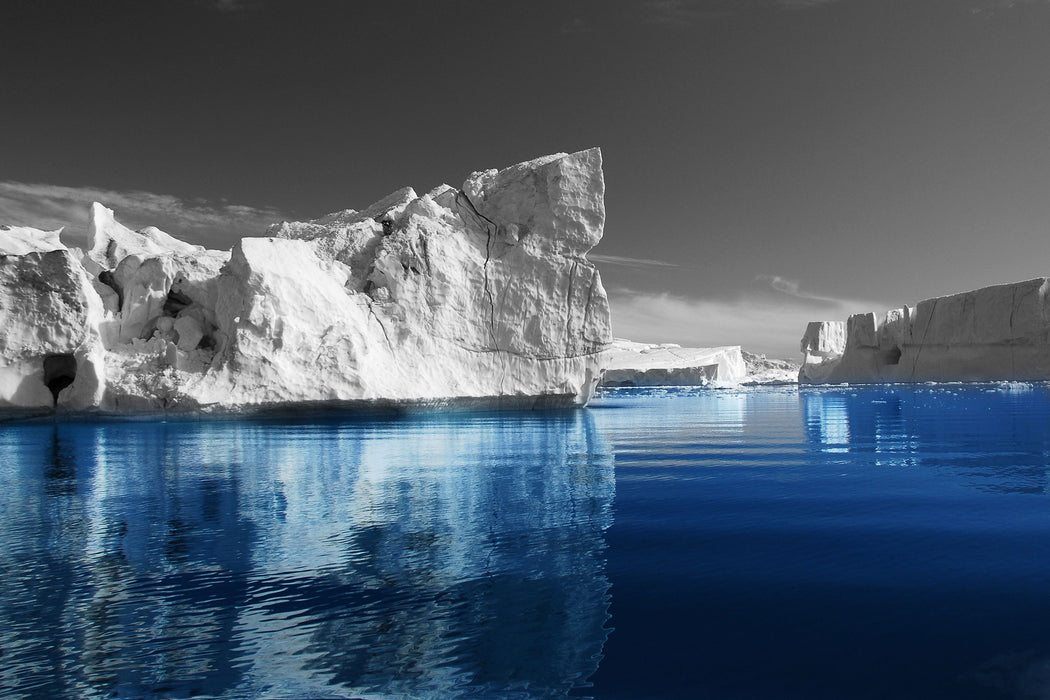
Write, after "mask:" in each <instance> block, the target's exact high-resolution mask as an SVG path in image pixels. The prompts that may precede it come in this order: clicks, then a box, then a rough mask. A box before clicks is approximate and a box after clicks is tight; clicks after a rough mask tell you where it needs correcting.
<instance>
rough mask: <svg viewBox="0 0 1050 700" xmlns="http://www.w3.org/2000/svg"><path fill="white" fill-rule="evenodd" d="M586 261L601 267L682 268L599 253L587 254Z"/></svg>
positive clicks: (653, 261)
mask: <svg viewBox="0 0 1050 700" xmlns="http://www.w3.org/2000/svg"><path fill="white" fill-rule="evenodd" d="M587 259H588V260H590V261H591V262H596V263H602V264H603V265H619V266H621V267H682V266H681V265H677V264H675V263H671V262H667V261H666V260H655V259H653V258H631V257H627V256H623V255H602V254H600V253H588V254H587Z"/></svg>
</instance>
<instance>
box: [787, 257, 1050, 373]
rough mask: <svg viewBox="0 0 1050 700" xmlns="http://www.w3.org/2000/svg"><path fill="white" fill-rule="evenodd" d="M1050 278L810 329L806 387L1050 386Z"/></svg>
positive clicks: (805, 350) (805, 345)
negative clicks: (1028, 383) (1044, 383)
mask: <svg viewBox="0 0 1050 700" xmlns="http://www.w3.org/2000/svg"><path fill="white" fill-rule="evenodd" d="M1048 293H1050V279H1048V278H1044V277H1039V278H1036V279H1032V280H1027V281H1024V282H1014V283H1011V284H1001V285H995V286H992V287H985V288H983V289H977V290H974V291H970V292H963V293H961V294H953V295H950V296H943V297H937V298H935V299H927V300H925V301H920V302H919V303H918V304H917V305H915V306H904V307H901V308H899V309H890V310H889V311H886V312H885V313H884V314H882V315H881V316H879V317H876V315H875V314H874V313H862V314H854V315H853V316H850V317H849V319H847V320H846V321H845V322H842V321H818V322H814V323H810V324H809V326H808V327H807V328H806V331H805V334H804V335H803V337H802V341H801V351H802V353H803V356H804V360H803V364H802V367H801V369H800V370H799V382H800V383H807V384H834V383H844V382H848V383H882V382H931V381H933V382H955V381H961V382H980V381H1040V380H1050V304H1048V300H1047V296H1048Z"/></svg>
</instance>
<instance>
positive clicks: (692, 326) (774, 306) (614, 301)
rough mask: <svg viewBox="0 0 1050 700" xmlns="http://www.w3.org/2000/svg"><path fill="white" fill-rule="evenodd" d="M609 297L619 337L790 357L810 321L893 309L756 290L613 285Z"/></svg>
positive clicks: (855, 301)
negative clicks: (696, 291)
mask: <svg viewBox="0 0 1050 700" xmlns="http://www.w3.org/2000/svg"><path fill="white" fill-rule="evenodd" d="M609 301H610V305H611V307H612V325H613V334H614V335H615V336H616V337H618V338H628V339H630V340H636V341H641V342H652V343H660V342H671V343H679V344H681V345H685V346H689V347H714V346H720V345H740V346H742V347H743V348H744V349H745V350H748V351H750V352H758V353H765V354H767V355H769V356H771V357H782V358H785V359H797V356H798V354H799V350H798V341H799V339H800V338H801V337H802V334H803V332H805V330H806V324H807V323H809V322H810V321H836V320H845V319H846V318H847V317H848V316H849V315H851V314H855V313H863V312H868V311H875V312H877V313H880V314H881V313H882V312H883V311H884V310H885V309H886V308H888V307H887V306H886V305H884V304H881V303H879V302H871V301H864V300H848V299H842V300H833V299H830V298H827V297H816V298H808V297H804V296H803V297H799V296H792V295H787V296H785V297H780V296H778V295H771V294H769V293H768V292H765V293H762V292H755V291H748V292H745V293H742V294H741V295H739V296H738V297H735V298H732V299H715V298H691V297H686V296H680V295H674V294H666V293H652V292H638V291H635V290H631V289H626V288H612V289H610V290H609Z"/></svg>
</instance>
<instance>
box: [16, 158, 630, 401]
mask: <svg viewBox="0 0 1050 700" xmlns="http://www.w3.org/2000/svg"><path fill="white" fill-rule="evenodd" d="M604 190H605V185H604V180H603V176H602V168H601V152H600V151H599V150H598V149H597V148H593V149H590V150H586V151H581V152H579V153H574V154H571V155H567V154H556V155H552V156H547V157H544V158H539V159H537V160H533V161H529V162H526V163H521V164H518V165H515V166H512V167H509V168H506V169H503V170H498V171H497V170H486V171H481V172H475V173H473V174H471V176H470V177H469V178H468V179H467V180H466V182H465V183H464V184H463V186H462V187H461V188H459V189H455V188H452V187H449V186H447V185H444V186H441V187H438V188H436V189H434V190H431V191H430V192H428V193H427V194H424V195H422V196H419V195H417V194H416V193H415V192H414V191H413V190H412V189H411V188H404V189H402V190H398V191H397V192H394V193H393V194H391V195H390V196H388V197H386V198H384V199H382V200H380V201H379V202H376V203H375V204H373V205H371V206H369V207H367V208H365V209H364V210H362V211H355V210H352V209H349V210H346V211H341V212H336V213H333V214H329V215H328V216H325V217H322V218H320V219H316V220H314V221H309V222H292V223H289V222H285V223H282V224H278V225H275V226H273V227H271V229H270V230H269V231H267V236H266V237H262V238H244V239H242V240H241V241H240V242H239V243H237V244H236V245H235V246H234V247H233V249H232V250H231V251H215V250H206V249H204V248H202V247H200V246H194V245H190V244H188V243H184V242H182V241H180V240H178V239H176V238H174V237H172V236H170V235H168V234H166V233H164V232H163V231H160V230H158V229H156V228H154V227H148V228H145V229H142V230H141V231H132V230H130V229H128V228H126V227H125V226H123V225H121V224H120V223H118V222H117V221H116V219H115V218H114V214H113V212H112V211H110V210H109V209H107V208H106V207H104V206H103V205H101V204H95V205H94V206H93V207H92V210H91V217H90V227H89V230H88V234H87V240H86V241H84V246H83V249H80V248H73V249H69V248H67V247H66V246H65V245H63V244H62V243H61V241H60V239H59V232H57V231H39V230H36V229H31V228H24V227H18V228H15V227H0V327H2V328H3V329H4V330H3V334H2V335H0V409H5V410H7V411H8V412H11V411H14V412H16V413H18V412H25V411H26V410H29V409H50V408H51V407H52V406H55V407H58V408H60V409H63V410H73V411H101V412H108V413H118V414H123V413H135V412H157V411H161V412H167V411H210V410H219V411H242V410H252V409H261V408H271V407H281V406H288V405H302V404H319V405H325V406H327V405H340V404H355V403H357V402H365V403H370V402H395V403H398V402H410V403H411V402H424V403H427V402H442V401H458V400H464V401H471V400H484V401H494V402H495V403H497V404H499V405H525V406H529V405H535V404H537V403H538V404H541V405H582V404H585V403H587V401H588V400H589V399H590V398H591V396H592V394H593V393H594V390H595V388H596V386H597V384H598V381H599V378H600V374H601V367H600V362H601V356H602V355H601V354H602V351H603V350H605V349H606V348H607V347H608V345H609V343H610V342H611V334H610V323H609V303H608V299H607V297H606V293H605V289H604V288H603V287H602V283H601V279H600V277H599V275H598V271H597V269H595V267H594V266H593V265H592V264H591V263H590V262H588V260H587V258H586V254H587V252H588V251H589V250H590V249H591V248H593V247H594V246H595V245H596V244H597V243H598V241H599V240H600V239H601V237H602V231H603V227H604V222H605V205H604Z"/></svg>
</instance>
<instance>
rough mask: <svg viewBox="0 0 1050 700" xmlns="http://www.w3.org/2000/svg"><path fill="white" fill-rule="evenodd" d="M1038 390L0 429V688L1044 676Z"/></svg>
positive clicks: (936, 682) (126, 691)
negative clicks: (559, 409)
mask: <svg viewBox="0 0 1050 700" xmlns="http://www.w3.org/2000/svg"><path fill="white" fill-rule="evenodd" d="M1048 469H1050V387H1047V386H1046V385H1027V384H995V385H979V386H950V385H949V386H918V387H911V388H906V387H882V388H862V387H842V388H830V389H815V388H803V389H796V388H767V389H746V390H739V391H737V390H732V391H729V390H719V391H701V390H619V391H611V392H607V393H605V394H603V395H602V396H600V397H599V398H598V400H597V401H595V402H594V404H593V405H592V407H591V408H588V409H586V410H578V411H564V412H538V413H494V414H482V413H477V414H471V413H459V414H438V413H434V414H417V415H409V416H402V417H387V418H380V417H371V418H369V417H360V416H358V417H354V416H330V417H327V418H325V419H318V418H317V417H301V418H298V419H278V418H272V419H267V420H244V421H201V422H193V421H185V422H166V423H165V422H76V421H70V420H64V421H59V422H37V423H23V424H16V423H8V424H4V425H0V525H2V527H0V696H3V697H5V698H6V697H40V698H63V697H67V698H93V697H100V698H101V697H116V698H132V697H150V698H152V697H162V698H167V697H172V698H176V697H177V698H182V697H193V696H196V697H222V698H310V697H312V698H337V697H343V698H356V697H361V698H395V697H396V698H416V697H418V698H546V697H557V696H566V695H568V696H572V697H595V698H632V699H633V698H889V697H892V698H941V697H943V698H1012V697H1047V696H1050V499H1048V497H1047V490H1048V487H1050V481H1048Z"/></svg>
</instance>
